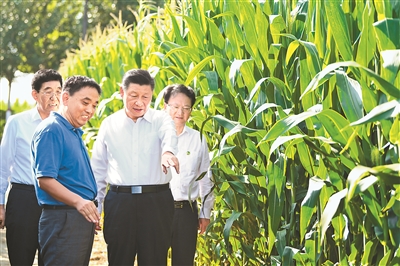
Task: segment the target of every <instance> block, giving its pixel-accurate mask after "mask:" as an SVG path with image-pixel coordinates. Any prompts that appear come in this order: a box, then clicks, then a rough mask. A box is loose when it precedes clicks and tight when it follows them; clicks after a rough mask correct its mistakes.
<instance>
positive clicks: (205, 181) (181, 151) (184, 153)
mask: <svg viewBox="0 0 400 266" xmlns="http://www.w3.org/2000/svg"><path fill="white" fill-rule="evenodd" d="M177 157H178V160H179V167H180V169H179V170H180V171H179V172H180V173H179V174H177V173H176V172H175V171H172V172H171V173H172V180H171V182H170V185H171V190H172V195H173V196H174V200H176V201H181V200H189V201H194V200H196V199H197V198H199V197H200V198H201V203H202V204H201V209H200V213H199V217H200V218H207V219H210V214H211V209H212V208H213V206H214V200H215V197H214V193H213V192H212V187H213V183H212V181H211V171H210V158H209V154H208V147H207V143H206V139H205V137H204V136H203V138H202V139H200V132H199V131H197V130H194V129H191V128H189V127H187V126H185V127H184V129H183V131H182V133H181V134H180V135H179V137H178V155H177ZM204 172H206V174H205V175H204V176H203V178H202V179H200V180H198V181H196V179H197V178H198V177H199V176H200V175H201V174H202V173H204Z"/></svg>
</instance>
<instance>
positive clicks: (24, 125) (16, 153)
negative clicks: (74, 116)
mask: <svg viewBox="0 0 400 266" xmlns="http://www.w3.org/2000/svg"><path fill="white" fill-rule="evenodd" d="M62 83H63V81H62V77H61V75H60V74H59V73H58V72H56V71H55V70H52V69H43V70H39V71H37V72H36V73H35V74H34V77H33V79H32V97H33V98H34V99H35V101H36V102H37V105H36V107H35V108H33V109H31V110H28V111H25V112H22V113H19V114H16V115H12V116H11V117H10V118H9V120H8V121H7V123H6V126H5V128H4V134H3V138H2V140H1V152H0V154H1V172H0V228H4V226H6V228H7V231H6V239H7V249H8V257H9V260H10V263H11V265H32V264H33V261H34V259H35V254H36V250H38V249H39V244H38V222H39V217H40V214H41V212H42V209H41V208H40V207H39V205H38V202H37V199H36V194H35V187H34V182H35V179H34V177H33V173H32V167H31V155H30V154H31V153H30V145H31V139H32V136H33V133H34V131H35V128H36V126H37V125H38V124H39V123H40V122H41V121H42V120H43V119H45V118H47V117H48V116H49V115H50V112H51V111H57V110H58V108H59V104H60V99H59V97H60V95H61V87H62ZM9 181H10V182H11V189H10V192H9V195H8V199H7V208H6V210H5V208H4V204H5V193H6V191H7V188H8V183H9ZM41 264H42V262H41V258H40V256H39V265H41Z"/></svg>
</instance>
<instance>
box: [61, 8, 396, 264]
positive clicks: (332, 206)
mask: <svg viewBox="0 0 400 266" xmlns="http://www.w3.org/2000/svg"><path fill="white" fill-rule="evenodd" d="M140 3H141V4H140V8H139V9H138V10H136V11H135V16H136V20H137V23H136V24H135V25H126V24H124V23H123V22H122V21H121V19H120V18H116V19H115V25H114V26H113V27H110V28H107V29H105V30H103V31H102V30H100V29H98V31H97V32H96V33H94V34H93V35H92V36H91V39H90V40H89V41H87V42H85V43H84V42H82V43H81V44H80V48H79V49H78V50H76V51H72V52H70V53H69V54H68V57H67V59H66V60H65V61H64V63H63V65H62V67H61V69H60V71H61V73H62V74H63V76H70V75H73V74H81V75H88V76H90V77H93V78H94V79H95V80H96V81H98V82H99V83H100V84H101V86H102V88H103V95H102V101H101V103H100V105H99V107H98V110H97V113H96V115H95V116H94V118H92V120H91V121H90V123H89V124H88V126H86V128H85V132H86V134H85V139H86V143H87V145H88V147H89V150H90V149H91V147H92V145H93V142H94V141H95V138H96V134H97V129H98V128H99V126H100V123H101V121H102V120H103V119H104V118H105V117H106V116H108V115H110V114H111V113H113V112H115V111H117V110H119V109H121V108H122V107H123V104H122V100H121V97H120V96H119V92H118V91H119V83H120V82H121V80H122V76H123V74H124V73H125V71H127V70H128V69H131V68H145V69H148V70H149V71H150V72H151V73H152V74H153V75H154V77H155V80H156V88H155V93H154V101H153V103H152V105H153V107H154V108H156V109H161V108H162V105H163V103H162V97H161V96H162V93H160V92H162V90H163V88H164V87H165V86H166V85H168V84H172V83H183V84H186V85H189V86H191V87H192V88H194V89H195V91H196V93H197V101H196V103H195V109H194V111H193V112H192V117H191V119H190V121H189V126H190V127H193V128H195V129H198V130H201V132H202V133H203V134H204V135H205V137H206V138H207V142H208V145H209V149H210V157H211V158H212V172H213V178H214V182H215V189H214V193H215V194H216V204H215V206H214V211H213V213H212V218H211V220H212V221H211V224H210V226H209V228H208V230H207V232H206V234H205V235H204V236H202V237H200V238H199V240H198V249H197V253H196V263H197V265H334V264H336V265H399V264H400V219H399V217H400V185H399V184H400V159H399V148H400V89H399V88H400V74H399V67H400V37H399V36H400V19H399V15H400V2H399V1H394V0H393V1H390V0H374V1H373V0H356V1H348V0H325V1H324V0H292V1H289V0H288V1H250V0H225V1H223V0H206V1H196V0H185V1H172V0H171V1H167V3H166V4H165V7H164V8H156V7H155V6H154V5H152V3H151V2H148V1H140Z"/></svg>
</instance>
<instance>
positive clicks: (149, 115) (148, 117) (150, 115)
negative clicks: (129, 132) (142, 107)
mask: <svg viewBox="0 0 400 266" xmlns="http://www.w3.org/2000/svg"><path fill="white" fill-rule="evenodd" d="M121 111H122V112H123V114H124V117H125V118H126V119H128V121H132V122H133V120H132V118H130V117H129V116H127V114H126V111H125V108H124V109H122V110H121ZM153 117H154V110H153V109H152V108H149V109H147V112H146V113H145V114H144V115H143V116H142V117H139V118H138V119H137V121H136V122H139V121H140V120H141V119H144V120H146V121H147V122H149V123H151V122H152V121H153Z"/></svg>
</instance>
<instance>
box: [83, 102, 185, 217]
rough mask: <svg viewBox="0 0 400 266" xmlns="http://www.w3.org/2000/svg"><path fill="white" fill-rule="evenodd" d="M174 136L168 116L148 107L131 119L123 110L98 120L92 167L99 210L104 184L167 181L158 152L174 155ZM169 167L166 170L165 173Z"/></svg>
mask: <svg viewBox="0 0 400 266" xmlns="http://www.w3.org/2000/svg"><path fill="white" fill-rule="evenodd" d="M177 142H178V141H177V137H176V130H175V124H174V122H173V120H172V118H171V117H170V116H169V115H168V114H166V113H165V112H163V111H160V110H154V109H149V110H148V111H147V112H146V113H145V115H144V116H143V117H141V118H138V119H137V121H136V122H134V121H133V120H132V119H131V118H129V117H128V116H127V115H126V113H125V109H122V110H119V111H118V112H116V113H114V114H112V115H110V116H109V117H107V118H106V119H104V120H103V122H102V123H101V126H100V129H99V133H98V135H97V139H96V141H95V143H94V145H93V151H92V159H91V163H92V168H93V173H94V175H95V178H96V182H97V187H98V193H97V200H98V202H99V207H98V209H99V211H101V210H102V203H103V200H104V197H105V192H106V186H107V184H110V185H119V186H131V185H158V184H166V183H168V182H169V181H170V180H171V175H170V174H164V173H163V171H162V168H161V155H162V154H164V153H165V152H167V151H169V152H172V153H173V154H177V152H178V148H177ZM170 172H171V168H169V169H168V173H170Z"/></svg>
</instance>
